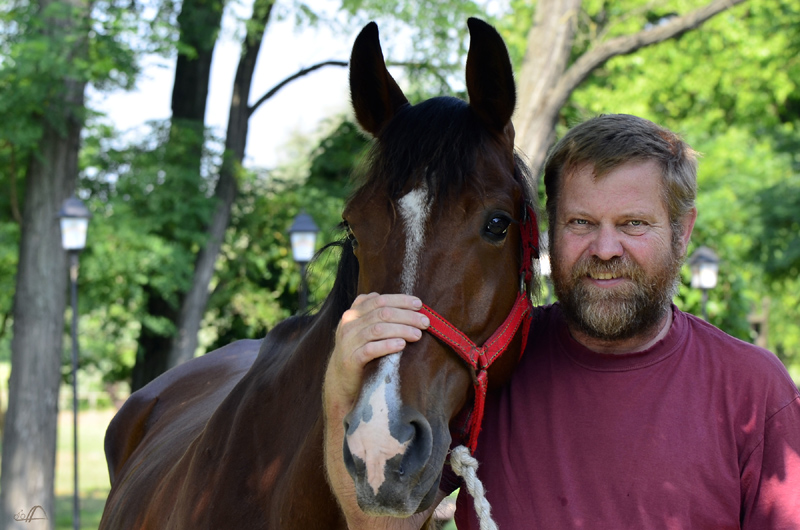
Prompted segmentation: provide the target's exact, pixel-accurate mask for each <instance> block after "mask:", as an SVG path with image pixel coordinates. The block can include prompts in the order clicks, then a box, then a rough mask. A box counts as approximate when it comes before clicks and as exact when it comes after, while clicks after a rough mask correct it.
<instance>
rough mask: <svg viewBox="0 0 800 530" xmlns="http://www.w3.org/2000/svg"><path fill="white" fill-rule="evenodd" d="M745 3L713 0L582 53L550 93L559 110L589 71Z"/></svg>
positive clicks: (733, 0)
mask: <svg viewBox="0 0 800 530" xmlns="http://www.w3.org/2000/svg"><path fill="white" fill-rule="evenodd" d="M745 1H746V0H714V1H713V2H711V3H709V4H708V5H706V6H704V7H701V8H698V9H696V10H694V11H692V12H691V13H688V14H686V15H683V16H680V17H675V18H673V19H671V20H669V21H668V22H666V23H664V24H662V25H657V26H654V27H652V28H649V29H645V30H642V31H640V32H638V33H635V34H633V35H623V36H621V37H617V38H615V39H611V40H609V41H606V42H604V43H602V44H600V45H599V46H597V47H596V48H595V49H593V50H591V51H588V52H586V53H584V54H583V55H582V56H581V57H579V58H578V60H576V61H575V62H574V63H573V64H572V66H570V67H569V68H568V69H567V71H566V72H565V73H564V75H563V76H562V77H561V79H560V80H559V82H558V84H557V85H556V86H555V87H554V89H553V94H554V96H555V97H556V98H558V99H560V100H561V103H560V104H559V108H560V107H561V105H563V104H564V103H565V102H566V100H567V99H568V98H569V95H570V94H571V93H572V91H573V90H575V89H576V88H577V87H578V85H580V84H581V83H582V82H583V81H584V80H585V79H586V78H587V77H589V74H591V73H592V71H593V70H594V69H595V68H597V67H599V66H600V65H602V64H603V63H605V62H606V61H608V60H609V59H611V58H613V57H616V56H618V55H628V54H630V53H633V52H635V51H636V50H639V49H640V48H645V47H647V46H651V45H653V44H658V43H659V42H663V41H665V40H668V39H671V38H673V37H675V36H677V35H678V34H680V33H684V32H686V31H688V30H690V29H694V28H696V27H698V26H700V25H702V24H703V23H704V22H705V21H706V20H708V19H710V18H712V17H713V16H715V15H717V14H719V13H721V12H722V11H725V10H726V9H728V8H731V7H733V6H735V5H737V4H741V3H743V2H745Z"/></svg>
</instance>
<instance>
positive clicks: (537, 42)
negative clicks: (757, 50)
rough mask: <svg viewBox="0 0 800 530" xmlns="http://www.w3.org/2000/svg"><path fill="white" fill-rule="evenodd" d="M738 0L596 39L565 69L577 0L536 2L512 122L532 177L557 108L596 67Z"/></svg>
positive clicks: (686, 28)
mask: <svg viewBox="0 0 800 530" xmlns="http://www.w3.org/2000/svg"><path fill="white" fill-rule="evenodd" d="M744 1H745V0H714V1H712V2H710V3H708V4H707V5H705V6H703V7H701V8H698V9H696V10H694V11H692V12H690V13H688V14H686V15H683V16H678V17H674V18H672V19H670V20H669V21H667V22H665V23H663V24H657V25H653V26H651V27H648V28H646V29H643V30H642V31H639V32H638V33H635V34H631V35H623V36H621V37H616V38H614V39H611V40H609V41H605V42H602V43H596V44H595V45H593V46H590V48H589V50H588V51H587V52H586V53H584V54H583V55H581V56H580V57H578V58H577V59H576V60H575V61H574V62H573V63H572V65H570V66H569V67H567V61H568V59H569V56H570V53H571V51H572V44H573V41H574V37H575V20H576V17H577V15H578V11H579V9H580V5H581V0H541V1H540V2H539V3H538V5H537V8H536V14H535V18H534V24H533V27H532V28H531V30H530V32H529V33H528V44H527V50H526V52H525V58H524V60H523V66H522V71H521V73H520V93H519V96H518V105H517V114H516V117H515V122H514V123H515V125H516V127H517V145H518V146H519V147H520V148H521V150H522V151H523V153H525V154H526V155H527V156H528V160H529V161H530V164H531V168H532V169H533V171H534V175H536V176H537V178H538V176H539V175H540V173H541V170H542V169H543V167H542V166H543V165H544V161H545V158H546V156H547V150H548V149H549V148H550V145H551V144H552V143H553V140H554V139H555V126H556V123H557V120H558V114H559V112H560V111H561V107H563V106H564V104H565V103H566V102H567V100H569V97H570V95H572V92H573V91H574V90H575V89H576V88H577V87H578V86H579V85H580V84H581V83H582V82H583V81H584V80H585V79H586V78H587V77H589V75H590V74H591V73H592V72H593V71H594V70H595V69H596V68H598V67H599V66H601V65H602V64H603V63H605V62H606V61H608V60H609V59H611V58H612V57H616V56H618V55H627V54H630V53H633V52H635V51H636V50H638V49H640V48H644V47H646V46H651V45H653V44H657V43H659V42H663V41H665V40H668V39H671V38H674V37H677V36H679V35H682V34H683V33H685V32H686V31H689V30H692V29H695V28H697V27H699V26H700V25H702V24H703V23H704V22H705V21H706V20H708V19H710V18H711V17H713V16H715V15H717V14H719V13H721V12H723V11H725V10H726V9H728V8H730V7H733V6H735V5H737V4H740V3H742V2H744ZM542 50H544V51H542Z"/></svg>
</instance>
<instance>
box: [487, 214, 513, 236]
mask: <svg viewBox="0 0 800 530" xmlns="http://www.w3.org/2000/svg"><path fill="white" fill-rule="evenodd" d="M510 224H511V219H509V218H508V217H507V216H505V215H500V214H493V215H491V216H490V217H489V219H488V220H487V221H486V227H485V228H484V229H483V232H484V237H486V238H487V239H489V240H490V241H494V242H499V241H502V240H503V239H505V237H506V234H507V233H508V226H509V225H510Z"/></svg>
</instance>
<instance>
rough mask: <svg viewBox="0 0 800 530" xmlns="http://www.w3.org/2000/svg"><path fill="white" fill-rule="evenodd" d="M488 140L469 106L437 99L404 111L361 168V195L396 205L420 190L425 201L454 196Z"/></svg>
mask: <svg viewBox="0 0 800 530" xmlns="http://www.w3.org/2000/svg"><path fill="white" fill-rule="evenodd" d="M490 138H491V135H490V133H489V132H488V131H487V130H486V129H485V127H484V126H483V125H482V124H481V123H480V121H479V120H478V117H477V116H476V115H475V114H474V112H473V111H472V110H471V109H470V108H469V105H468V104H467V103H466V102H464V101H462V100H460V99H457V98H453V97H438V98H433V99H429V100H427V101H424V102H422V103H419V104H417V105H414V106H411V105H408V106H406V107H404V108H403V109H402V110H401V111H400V112H398V114H397V115H396V116H395V118H394V119H393V120H392V121H391V122H390V123H389V124H388V125H387V126H386V128H385V129H384V130H383V131H381V134H380V137H379V138H378V139H377V141H376V142H375V144H374V145H373V147H372V149H371V150H370V153H369V155H368V156H367V157H366V160H365V164H366V166H365V167H362V168H361V171H360V174H361V178H360V180H361V183H360V184H361V189H369V190H370V191H378V190H380V191H383V192H385V193H387V194H388V196H389V198H390V199H391V200H393V201H394V200H397V199H399V198H400V196H401V195H403V194H404V193H407V192H408V191H410V190H411V189H414V188H416V187H418V186H419V185H420V184H424V185H425V187H426V189H427V190H428V195H429V197H428V198H429V199H431V200H433V199H443V198H447V197H448V196H453V195H456V194H458V193H460V192H462V191H463V189H464V188H465V187H468V186H473V185H479V184H480V183H479V182H470V176H471V175H474V174H475V165H476V160H477V157H478V153H480V152H481V150H482V149H483V148H484V146H485V144H486V143H488V142H489V141H490Z"/></svg>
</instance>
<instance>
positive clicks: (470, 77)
mask: <svg viewBox="0 0 800 530" xmlns="http://www.w3.org/2000/svg"><path fill="white" fill-rule="evenodd" d="M469 28H470V34H471V43H470V50H469V55H468V60H467V76H466V77H467V89H468V93H469V97H470V103H469V104H467V103H465V102H463V101H461V100H459V99H455V98H450V97H440V98H434V99H431V100H428V101H425V102H423V103H420V104H418V105H414V106H412V105H410V104H408V102H407V101H406V98H405V96H404V95H403V93H402V92H401V91H400V89H399V87H398V86H397V84H396V83H395V81H394V80H393V79H392V77H391V76H390V75H389V72H388V71H387V69H386V66H385V63H384V59H383V54H382V51H381V48H380V43H379V40H378V30H377V26H375V24H370V25H368V26H366V27H365V28H364V30H363V31H362V32H361V34H360V35H359V37H358V38H357V40H356V42H355V44H354V47H353V54H352V57H351V64H350V86H351V93H352V99H353V106H354V109H355V113H356V117H357V119H358V122H359V123H360V124H361V126H362V127H363V128H364V129H365V130H366V131H367V132H369V133H371V134H372V135H373V136H374V137H375V139H376V141H375V143H374V146H373V149H372V151H371V153H370V156H369V157H368V162H367V163H366V165H365V169H364V171H363V175H362V179H363V182H361V183H360V186H359V188H358V189H357V191H356V192H355V194H354V195H353V197H352V199H351V200H350V201H349V203H348V205H347V207H346V209H345V212H344V215H343V217H344V226H345V227H346V229H347V234H348V236H347V237H346V238H345V239H343V241H342V242H341V244H340V246H341V259H340V262H339V268H338V273H337V277H336V281H335V285H334V287H333V290H332V291H331V293H330V295H329V296H328V298H327V299H326V301H325V302H324V304H323V305H322V307H321V308H320V310H319V312H318V313H317V314H316V315H314V316H308V315H306V316H299V317H295V318H291V319H289V320H287V321H284V322H283V323H281V324H279V325H278V326H276V327H275V329H273V330H272V331H271V332H270V333H269V334H268V335H267V336H266V337H265V338H264V339H263V340H261V341H239V342H236V343H234V344H231V345H230V346H227V347H224V348H222V349H220V350H217V351H215V352H212V353H209V354H207V355H204V356H202V357H199V358H197V359H194V360H192V361H191V362H188V363H186V364H184V365H182V366H179V367H177V368H175V369H173V370H171V371H169V372H167V373H165V374H164V375H162V376H161V377H159V378H158V379H156V380H155V381H153V382H152V383H150V384H149V385H147V386H146V387H144V388H143V389H141V390H140V391H138V392H136V393H134V394H133V395H132V396H131V397H130V399H128V401H127V402H126V403H125V405H124V406H123V407H122V409H121V410H120V411H119V413H118V414H117V416H116V417H115V418H114V420H113V421H112V422H111V425H110V426H109V429H108V432H107V434H106V455H107V459H108V467H109V473H110V476H111V484H112V488H111V493H110V495H109V497H108V501H107V503H106V508H105V512H104V514H103V520H102V522H101V525H100V527H101V528H103V529H113V530H122V529H126V528H159V529H162V528H170V529H189V528H191V529H197V528H208V529H220V528H246V529H256V528H297V529H309V528H311V529H315V528H346V524H345V520H344V517H343V515H342V513H341V510H340V508H339V506H338V504H337V502H336V499H335V498H334V496H333V494H332V493H331V490H330V487H329V485H328V482H327V480H326V476H325V471H324V462H323V427H324V425H323V424H324V418H323V414H322V402H321V401H322V400H321V396H322V383H323V376H324V374H325V369H326V364H327V360H328V357H329V355H330V352H331V351H332V349H333V339H334V331H335V329H336V327H337V324H338V322H339V320H340V318H341V315H342V313H343V312H344V311H346V310H347V309H348V308H349V306H350V305H351V304H352V302H353V300H354V299H355V297H356V296H357V295H358V294H359V293H366V292H371V291H377V292H407V293H415V294H417V295H418V296H420V297H421V298H422V299H423V301H425V303H426V305H427V306H428V308H433V309H435V311H436V315H437V316H438V315H443V317H442V318H445V317H446V319H447V320H448V321H449V322H447V323H446V324H445V327H448V329H449V327H450V326H452V328H453V330H455V329H456V328H457V329H459V330H461V334H458V332H457V331H454V333H456V335H458V337H459V338H458V340H459V341H461V342H464V343H465V344H470V341H472V342H474V343H475V344H484V342H487V340H488V342H490V343H495V342H497V341H496V340H495V339H494V338H492V339H491V340H489V339H490V337H492V336H493V335H494V336H495V337H496V336H497V335H498V334H496V333H495V331H496V330H498V328H501V330H502V331H504V333H501V334H504V335H505V339H504V343H505V344H506V345H507V346H508V348H507V350H510V351H511V353H509V354H507V355H502V356H500V355H499V353H500V352H499V351H497V352H495V353H493V354H492V356H495V355H496V356H497V357H499V360H498V361H497V362H496V363H494V364H493V365H492V368H491V371H490V374H489V380H491V381H493V382H502V381H503V380H505V379H506V378H507V377H508V375H510V371H511V370H512V369H513V367H514V365H515V364H516V360H517V358H518V352H519V351H521V347H522V342H523V337H522V335H523V333H522V332H517V327H519V328H524V325H520V323H519V322H517V324H516V326H515V327H509V326H508V320H507V319H506V316H507V315H509V313H510V312H512V308H520V307H523V306H524V307H523V310H525V309H529V303H530V302H529V300H528V298H527V296H525V297H522V296H521V295H520V289H521V282H520V280H519V274H520V270H523V271H525V270H527V269H528V268H529V266H530V256H529V254H525V256H526V257H523V253H522V252H521V251H520V249H521V248H522V241H521V240H522V237H521V232H522V230H521V227H522V223H521V221H522V220H523V219H524V218H525V216H526V212H527V211H528V208H526V204H527V203H528V201H530V190H529V187H528V186H529V184H528V178H527V174H526V173H525V168H524V166H523V165H522V164H521V163H520V161H519V159H518V158H517V157H516V156H515V153H514V130H513V127H512V125H511V121H510V119H511V113H512V112H513V109H514V102H515V93H514V81H513V76H512V71H511V65H510V61H509V58H508V53H507V51H506V48H505V45H504V44H503V41H502V39H501V38H500V36H499V35H498V34H497V32H496V31H495V30H494V29H493V28H491V27H490V26H488V25H487V24H485V23H483V22H481V21H479V20H476V19H471V20H470V22H469ZM525 262H527V264H526V263H525ZM528 280H530V278H528ZM523 298H524V301H525V302H524V304H522V305H520V300H521V299H523ZM428 308H426V309H428ZM523 312H524V311H523ZM431 314H432V315H434V313H431ZM504 323H505V324H504ZM509 330H510V331H509ZM447 342H448V339H447V338H446V337H444V336H437V337H434V336H433V335H431V334H426V335H425V336H424V337H423V338H422V340H420V341H419V342H417V343H414V344H409V346H408V347H407V348H406V350H405V351H404V352H403V353H402V354H394V355H392V356H390V357H389V358H387V359H386V360H381V361H379V362H373V363H371V364H370V365H369V366H368V367H367V373H366V374H365V378H364V381H365V383H364V385H363V388H362V391H361V395H360V398H359V400H358V402H357V404H356V405H355V407H354V409H353V411H352V412H351V413H350V414H349V415H348V417H347V420H346V423H347V425H346V431H347V434H346V437H345V441H344V448H343V449H344V457H345V462H346V465H347V467H348V470H349V471H350V473H351V475H352V476H353V479H354V481H355V484H356V490H357V492H358V500H359V503H360V505H361V507H362V509H364V510H365V511H366V512H368V513H373V514H389V515H394V516H408V515H410V514H413V513H415V512H418V511H422V510H425V509H427V508H428V507H430V505H431V503H432V502H433V499H434V497H435V493H436V491H437V487H438V484H439V478H440V477H441V472H442V469H443V466H444V464H445V457H446V454H447V452H448V448H449V447H450V445H451V440H452V438H451V436H454V437H455V438H456V440H457V441H461V439H462V436H464V432H463V430H462V429H461V426H462V425H463V420H464V419H465V418H466V417H469V416H470V411H472V408H471V406H470V405H471V404H472V403H473V402H474V403H479V402H480V399H479V398H480V396H479V395H478V394H479V393H480V392H483V391H485V388H486V387H485V385H483V384H482V383H481V384H478V383H479V382H480V381H483V382H485V381H486V370H484V368H485V366H486V365H488V362H487V359H485V357H486V355H483V354H480V355H478V354H476V357H475V359H478V357H480V359H478V360H475V362H472V361H470V355H472V354H471V353H469V352H473V353H474V352H481V351H484V350H480V349H478V348H476V347H472V346H468V347H466V348H465V349H464V351H466V352H467V353H466V354H462V355H464V356H465V359H467V360H468V361H470V363H471V364H472V367H470V366H469V365H468V363H465V362H464V360H462V359H461V358H460V357H459V356H458V355H455V354H454V352H453V350H452V349H451V346H448V345H447ZM450 342H451V344H452V341H450ZM486 351H488V350H486ZM489 362H490V361H489ZM482 385H483V386H482ZM473 389H477V390H478V392H477V393H476V392H475V390H473ZM478 416H479V414H478ZM475 417H476V414H475V413H473V414H472V418H475ZM475 423H476V422H475V421H472V424H475ZM475 429H476V427H475V426H474V425H473V429H472V433H473V434H474V433H475V432H476V430H475ZM451 431H452V433H453V434H452V435H451ZM391 441H393V443H395V444H396V445H397V446H398V447H399V448H398V449H396V450H395V451H394V452H391V451H390V452H387V451H386V447H387V445H386V443H388V442H391Z"/></svg>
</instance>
